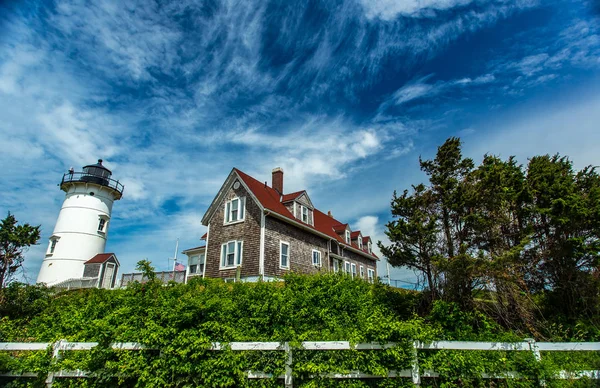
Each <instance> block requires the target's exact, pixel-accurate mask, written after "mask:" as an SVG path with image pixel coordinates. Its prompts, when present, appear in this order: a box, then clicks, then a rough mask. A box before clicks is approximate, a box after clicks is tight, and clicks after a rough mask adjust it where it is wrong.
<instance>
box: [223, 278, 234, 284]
mask: <svg viewBox="0 0 600 388" xmlns="http://www.w3.org/2000/svg"><path fill="white" fill-rule="evenodd" d="M223 281H224V282H225V283H235V278H225V279H223Z"/></svg>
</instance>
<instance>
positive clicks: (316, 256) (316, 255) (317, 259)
mask: <svg viewBox="0 0 600 388" xmlns="http://www.w3.org/2000/svg"><path fill="white" fill-rule="evenodd" d="M312 263H313V265H314V266H315V267H320V266H321V252H320V251H317V250H316V249H313V251H312Z"/></svg>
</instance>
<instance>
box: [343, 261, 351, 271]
mask: <svg viewBox="0 0 600 388" xmlns="http://www.w3.org/2000/svg"><path fill="white" fill-rule="evenodd" d="M344 272H345V273H347V274H349V273H350V262H349V261H345V262H344Z"/></svg>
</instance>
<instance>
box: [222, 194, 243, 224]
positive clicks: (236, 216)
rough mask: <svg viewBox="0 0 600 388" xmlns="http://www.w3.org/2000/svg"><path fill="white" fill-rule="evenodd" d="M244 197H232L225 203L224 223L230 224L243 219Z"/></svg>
mask: <svg viewBox="0 0 600 388" xmlns="http://www.w3.org/2000/svg"><path fill="white" fill-rule="evenodd" d="M245 207H246V197H240V198H233V199H232V200H230V201H227V202H226V203H225V223H226V224H232V223H235V222H241V221H244V217H245V215H246V214H245V213H246V211H245Z"/></svg>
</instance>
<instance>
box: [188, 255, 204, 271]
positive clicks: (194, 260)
mask: <svg viewBox="0 0 600 388" xmlns="http://www.w3.org/2000/svg"><path fill="white" fill-rule="evenodd" d="M204 257H205V256H204V253H201V254H200V255H195V256H191V257H190V260H189V262H188V264H189V267H190V270H189V273H190V275H192V274H197V273H199V274H201V273H203V272H204Z"/></svg>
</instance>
